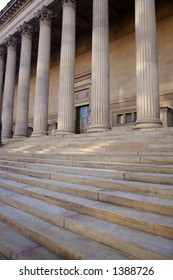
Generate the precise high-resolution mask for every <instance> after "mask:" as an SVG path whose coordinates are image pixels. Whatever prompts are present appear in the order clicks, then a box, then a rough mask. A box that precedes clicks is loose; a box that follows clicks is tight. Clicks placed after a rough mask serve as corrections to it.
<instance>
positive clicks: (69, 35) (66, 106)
mask: <svg viewBox="0 0 173 280" xmlns="http://www.w3.org/2000/svg"><path fill="white" fill-rule="evenodd" d="M63 2H64V3H63V20H62V39H61V58H60V77H59V99H58V129H57V132H56V134H59V133H62V134H66V133H67V134H68V133H73V132H74V128H75V125H74V75H75V73H74V71H75V70H74V68H75V33H76V1H71V0H68V1H63Z"/></svg>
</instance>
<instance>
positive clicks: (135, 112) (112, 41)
mask: <svg viewBox="0 0 173 280" xmlns="http://www.w3.org/2000/svg"><path fill="white" fill-rule="evenodd" d="M17 2H18V9H17V8H15V9H12V7H11V8H9V10H8V17H7V8H6V9H4V11H2V12H1V23H2V25H1V27H0V32H1V33H0V34H1V35H0V47H1V49H3V61H4V62H5V63H4V62H3V63H4V64H5V67H4V66H1V69H0V75H1V77H0V83H1V84H0V89H1V92H0V94H1V95H2V92H3V102H2V103H3V106H2V119H3V122H2V123H3V129H2V136H3V137H4V138H9V137H11V136H12V129H13V133H14V136H17V137H19V136H27V129H30V130H31V129H33V133H32V135H33V136H41V135H46V134H47V129H48V127H49V128H50V129H51V127H53V131H54V134H56V135H58V134H59V133H61V134H62V133H63V134H66V133H75V131H76V124H77V120H76V118H77V110H78V109H80V108H81V107H82V106H89V111H90V116H89V121H88V132H96V131H104V130H108V129H110V128H114V127H115V126H125V125H128V124H132V127H133V128H134V127H135V128H139V129H143V128H150V127H156V128H159V127H162V122H161V120H163V109H162V110H161V120H160V108H166V107H168V108H169V110H167V111H165V110H164V122H163V125H164V126H167V125H171V124H172V123H173V122H172V120H171V116H172V113H171V110H172V108H173V76H172V73H173V52H172V49H173V39H172V38H173V34H172V30H173V3H172V1H170V0H167V1H159V0H156V1H154V0H136V1H131V0H129V1H125V2H126V4H122V6H121V5H120V7H119V9H120V11H119V10H118V3H116V2H117V1H107V0H93V1H86V0H82V1H72V0H68V1H55V0H54V1H53V0H44V1H41V0H38V1H36V2H37V4H36V3H34V1H33V2H32V3H30V1H27V0H25V1H24V0H23V1H22V0H18V1H17ZM78 2H79V3H78ZM123 5H124V6H123ZM15 7H16V6H15ZM10 9H11V10H10ZM92 14H93V20H92V17H91V15H92ZM67 15H68V16H67ZM35 17H37V19H36V18H35ZM108 22H109V25H108ZM24 23H25V24H29V26H31V27H32V34H30V35H28V33H27V35H26V34H25V35H24V34H23V33H22V34H21V31H20V34H19V33H18V29H19V27H20V26H21V25H23V24H24ZM22 32H24V31H22ZM30 32H31V31H30ZM9 36H10V37H9ZM12 37H13V38H14V40H16V45H14V44H11V46H9V42H7V40H6V42H5V41H4V40H5V39H6V38H8V40H9V38H12ZM31 45H32V48H31ZM9 56H10V57H11V58H10V59H8V57H9ZM0 59H1V60H0V61H1V65H2V64H3V63H2V55H1V54H0ZM16 59H17V60H16ZM16 61H17V62H16ZM9 63H10V65H9ZM30 63H31V65H30ZM2 69H4V70H2ZM15 69H16V70H15ZM2 71H4V74H2ZM9 77H10V78H9ZM9 80H10V82H9ZM6 81H8V83H7V82H6ZM2 88H3V90H2ZM13 99H14V103H13ZM9 101H10V102H9ZM166 112H169V113H167V114H166ZM167 118H168V119H169V120H166V119H167ZM55 128H57V130H56V129H55ZM49 134H50V135H52V133H51V132H49Z"/></svg>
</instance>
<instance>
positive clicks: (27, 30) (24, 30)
mask: <svg viewBox="0 0 173 280" xmlns="http://www.w3.org/2000/svg"><path fill="white" fill-rule="evenodd" d="M17 31H18V32H19V33H21V34H22V35H24V36H28V37H31V36H32V33H33V27H32V26H31V25H29V24H28V23H27V22H24V23H23V24H21V25H20V26H19V27H18V28H17Z"/></svg>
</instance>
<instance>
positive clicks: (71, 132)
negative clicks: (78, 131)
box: [55, 129, 74, 136]
mask: <svg viewBox="0 0 173 280" xmlns="http://www.w3.org/2000/svg"><path fill="white" fill-rule="evenodd" d="M71 134H74V131H69V130H63V129H57V130H56V132H55V136H58V135H71Z"/></svg>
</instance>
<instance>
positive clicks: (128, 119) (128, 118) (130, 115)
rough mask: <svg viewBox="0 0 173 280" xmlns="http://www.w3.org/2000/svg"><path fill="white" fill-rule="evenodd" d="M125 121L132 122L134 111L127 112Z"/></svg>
mask: <svg viewBox="0 0 173 280" xmlns="http://www.w3.org/2000/svg"><path fill="white" fill-rule="evenodd" d="M125 122H126V123H131V122H132V113H127V114H125Z"/></svg>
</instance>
